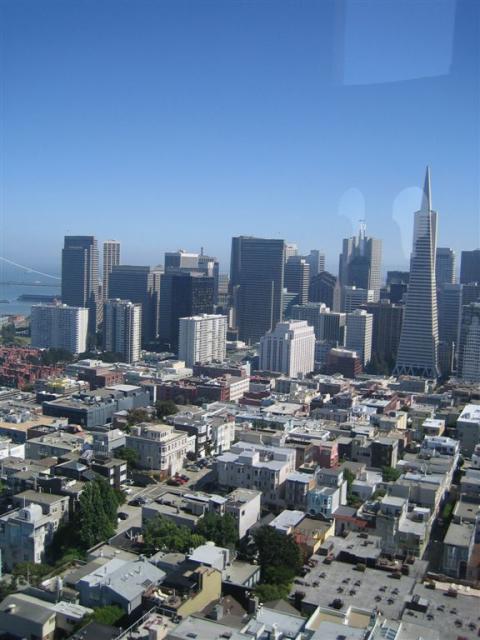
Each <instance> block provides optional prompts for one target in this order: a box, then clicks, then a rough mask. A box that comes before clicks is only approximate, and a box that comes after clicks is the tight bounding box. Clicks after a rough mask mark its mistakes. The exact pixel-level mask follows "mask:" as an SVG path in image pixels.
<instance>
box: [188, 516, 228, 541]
mask: <svg viewBox="0 0 480 640" xmlns="http://www.w3.org/2000/svg"><path fill="white" fill-rule="evenodd" d="M195 531H196V532H197V533H199V534H200V535H201V536H202V537H204V538H205V539H206V540H212V541H213V542H215V544H216V545H218V546H219V547H233V546H235V544H236V542H237V540H238V527H237V522H236V520H235V518H234V517H233V516H232V515H230V514H229V513H226V514H225V515H223V516H222V515H219V514H218V513H207V514H205V515H204V516H203V518H201V519H200V520H199V521H198V522H197V526H196V528H195Z"/></svg>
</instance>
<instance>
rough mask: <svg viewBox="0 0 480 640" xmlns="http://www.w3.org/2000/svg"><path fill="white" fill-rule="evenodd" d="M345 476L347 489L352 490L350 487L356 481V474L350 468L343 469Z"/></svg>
mask: <svg viewBox="0 0 480 640" xmlns="http://www.w3.org/2000/svg"><path fill="white" fill-rule="evenodd" d="M343 477H344V479H345V480H346V481H347V491H350V487H351V486H352V484H353V483H354V481H355V474H354V473H353V471H350V469H344V470H343Z"/></svg>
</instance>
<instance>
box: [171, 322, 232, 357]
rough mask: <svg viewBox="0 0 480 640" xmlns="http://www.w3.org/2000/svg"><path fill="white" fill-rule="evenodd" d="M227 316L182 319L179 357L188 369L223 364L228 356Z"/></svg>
mask: <svg viewBox="0 0 480 640" xmlns="http://www.w3.org/2000/svg"><path fill="white" fill-rule="evenodd" d="M227 321H228V318H227V316H222V315H218V314H206V313H204V314H201V315H198V316H191V317H189V318H180V331H179V339H178V357H179V359H180V360H184V361H185V364H186V365H187V367H193V365H194V364H207V363H208V362H223V360H225V357H226V355H227V324H228V322H227Z"/></svg>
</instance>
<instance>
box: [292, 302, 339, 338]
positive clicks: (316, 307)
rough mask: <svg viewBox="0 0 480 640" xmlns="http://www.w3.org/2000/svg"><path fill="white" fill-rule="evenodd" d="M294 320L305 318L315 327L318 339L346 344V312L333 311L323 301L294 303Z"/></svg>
mask: <svg viewBox="0 0 480 640" xmlns="http://www.w3.org/2000/svg"><path fill="white" fill-rule="evenodd" d="M291 317H292V320H305V321H306V322H308V324H309V325H310V326H311V327H313V329H314V331H315V338H316V339H317V340H322V341H327V342H328V343H329V344H331V345H332V346H335V347H337V346H343V345H344V344H345V325H346V314H345V313H338V312H336V311H331V310H330V309H329V308H328V307H327V306H326V305H325V304H323V303H322V302H309V303H307V304H299V305H294V306H293V307H292V310H291Z"/></svg>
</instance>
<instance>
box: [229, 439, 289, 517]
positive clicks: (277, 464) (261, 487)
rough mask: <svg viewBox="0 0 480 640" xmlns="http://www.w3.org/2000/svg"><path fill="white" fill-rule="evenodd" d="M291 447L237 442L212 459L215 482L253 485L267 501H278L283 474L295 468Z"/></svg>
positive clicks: (280, 494)
mask: <svg viewBox="0 0 480 640" xmlns="http://www.w3.org/2000/svg"><path fill="white" fill-rule="evenodd" d="M295 457H296V453H295V450H294V449H284V448H281V447H268V446H262V445H260V444H253V443H250V442H238V443H236V444H235V445H233V446H232V448H231V449H230V451H229V452H227V453H225V454H223V455H221V456H219V457H218V458H217V461H216V467H217V476H218V483H219V484H220V485H221V486H224V487H232V488H240V487H242V488H244V489H255V490H258V491H261V492H262V498H263V501H264V502H265V503H267V504H277V505H278V504H282V503H283V499H284V493H285V482H286V479H287V476H288V475H289V474H290V473H292V472H293V471H295Z"/></svg>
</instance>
